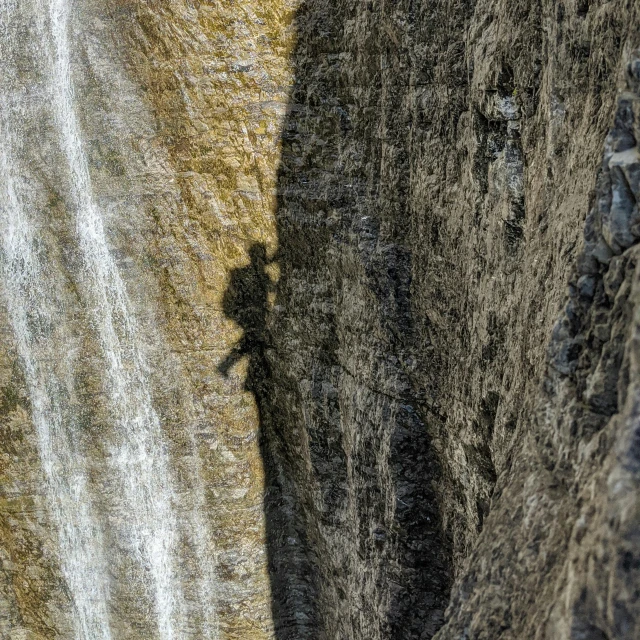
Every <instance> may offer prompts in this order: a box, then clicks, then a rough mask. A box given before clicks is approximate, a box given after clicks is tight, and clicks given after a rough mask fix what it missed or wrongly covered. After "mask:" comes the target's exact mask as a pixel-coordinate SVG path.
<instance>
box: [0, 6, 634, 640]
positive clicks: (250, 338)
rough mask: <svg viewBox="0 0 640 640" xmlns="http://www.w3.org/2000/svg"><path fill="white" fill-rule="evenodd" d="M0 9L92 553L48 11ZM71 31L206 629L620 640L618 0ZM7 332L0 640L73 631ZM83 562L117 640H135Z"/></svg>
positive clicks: (257, 633)
mask: <svg viewBox="0 0 640 640" xmlns="http://www.w3.org/2000/svg"><path fill="white" fill-rule="evenodd" d="M21 11H22V13H21V14H20V20H19V24H18V27H17V30H18V31H19V32H20V33H22V34H23V37H21V38H20V39H19V42H20V43H21V45H20V46H19V47H16V48H15V50H14V51H13V53H12V54H11V57H10V58H9V59H8V61H7V62H6V65H7V68H8V69H10V70H11V73H10V74H9V73H7V77H10V81H6V80H5V82H7V86H9V87H10V89H11V90H12V91H15V92H16V95H18V96H22V97H21V98H20V99H21V100H22V102H21V103H20V105H21V107H22V112H21V113H22V116H23V118H24V123H25V126H24V130H25V141H26V142H25V144H24V148H23V149H21V153H22V154H23V155H22V156H21V167H22V170H23V172H24V178H23V179H24V180H25V181H26V182H28V184H29V185H30V189H31V192H32V195H31V197H32V201H33V207H32V210H33V216H34V218H35V219H36V220H37V221H38V222H37V228H38V230H39V233H40V234H41V236H42V239H43V240H42V242H43V246H45V247H46V251H45V252H44V255H46V257H47V260H48V262H47V264H48V265H49V271H50V273H51V274H52V275H51V278H52V281H54V282H55V283H56V286H57V287H58V289H56V290H59V291H60V292H61V294H60V295H61V298H60V299H61V300H62V302H61V305H62V307H63V308H64V314H63V320H64V322H63V323H62V324H61V328H60V330H59V331H60V333H59V334H57V335H58V336H59V337H58V340H59V341H60V344H59V345H58V347H57V348H58V350H59V352H67V351H69V352H73V353H74V354H79V355H78V357H77V363H76V364H75V365H74V366H75V369H74V371H75V372H76V373H75V374H74V375H76V376H77V383H76V385H75V387H74V388H75V389H76V391H75V394H76V395H74V396H73V402H70V409H69V411H70V412H72V413H73V411H76V410H77V411H78V412H79V415H80V417H81V419H82V420H81V426H82V429H81V430H80V432H79V433H80V435H79V436H78V439H79V442H80V443H81V450H82V452H83V455H84V456H85V458H86V461H87V463H86V465H87V469H88V470H89V471H88V472H87V473H88V474H89V475H90V477H91V483H92V488H93V492H94V496H95V501H96V504H97V508H98V511H99V513H100V514H101V517H102V521H103V522H104V523H107V524H105V530H106V531H109V530H112V531H116V532H117V531H118V530H119V528H123V527H124V524H123V522H124V521H125V519H126V514H119V515H118V513H117V509H116V510H115V513H116V516H113V513H114V510H113V508H114V505H115V506H116V507H117V504H118V496H117V492H116V491H114V489H113V487H112V486H111V485H110V484H109V478H108V466H107V465H106V463H105V462H104V459H103V458H104V455H103V451H102V447H103V442H104V441H109V438H111V439H114V438H115V436H114V433H113V427H112V422H113V421H112V419H111V417H110V415H109V413H108V408H107V402H106V400H105V398H104V395H105V390H104V388H103V387H104V383H103V380H102V378H101V375H102V368H103V365H102V360H101V358H102V356H101V355H100V353H99V349H97V347H96V343H95V337H94V336H93V334H92V327H91V323H90V322H89V321H88V319H87V317H86V313H85V305H84V303H83V299H82V282H81V277H80V276H79V275H78V274H79V273H80V272H79V270H78V261H77V257H75V254H74V249H73V247H74V240H73V225H72V224H70V219H71V213H72V212H71V211H70V207H69V206H68V204H67V203H66V200H65V197H66V196H65V194H66V190H67V184H66V181H67V180H68V176H67V175H66V174H65V172H64V170H63V169H60V167H61V166H63V165H64V161H63V160H61V153H60V150H59V148H58V146H59V143H58V142H57V137H56V135H57V134H56V131H55V126H54V125H53V124H52V122H51V114H50V113H49V111H48V103H47V100H46V99H43V98H42V96H45V97H46V91H45V90H44V89H41V87H42V86H44V87H45V88H46V78H45V79H44V80H43V74H44V73H45V72H44V71H43V69H42V68H40V67H39V66H38V65H39V64H40V62H39V60H40V58H39V57H38V49H37V47H35V46H34V45H33V44H31V43H33V29H34V28H35V27H34V24H35V23H36V22H37V20H36V16H38V15H39V7H38V4H37V3H34V2H26V1H25V2H24V3H22V5H21ZM71 32H72V42H73V51H72V63H73V71H74V79H75V87H76V99H77V101H78V113H79V118H80V120H81V124H82V127H83V130H84V136H85V138H86V146H87V154H88V156H89V158H90V165H91V167H90V168H91V177H92V180H93V185H94V190H95V197H96V201H97V202H98V203H99V205H100V207H101V209H102V210H103V211H105V212H106V220H107V222H106V225H107V230H108V232H109V238H110V242H111V246H112V251H113V253H114V255H115V256H116V257H117V260H118V266H119V269H120V271H121V274H122V278H123V280H124V281H125V283H126V285H127V289H128V292H129V295H130V297H131V299H132V304H133V307H134V309H135V311H136V314H137V316H138V322H139V324H140V326H141V341H142V342H143V343H144V344H143V346H142V347H141V348H144V350H145V352H146V353H147V356H148V360H149V363H150V380H151V382H150V384H151V387H152V391H153V399H154V402H155V406H156V407H157V410H158V413H159V415H160V418H161V422H162V427H163V433H164V434H165V437H166V439H167V442H168V445H167V448H168V451H169V458H170V460H171V465H172V470H173V472H174V474H175V477H176V483H177V491H178V494H179V500H177V504H176V510H177V513H178V514H179V516H180V517H181V518H182V517H184V518H186V517H187V514H188V513H189V512H191V511H193V509H194V508H195V509H196V510H200V511H201V512H202V513H203V514H204V516H205V521H206V527H207V531H208V532H209V533H208V538H207V539H208V540H209V551H210V554H211V557H214V558H215V563H216V584H217V586H216V589H217V613H218V616H219V620H220V636H221V638H225V639H226V638H229V639H231V638H238V639H239V638H242V639H243V640H244V639H250V638H255V639H256V640H258V639H262V638H273V637H275V638H278V640H294V639H295V640H298V639H300V640H304V639H305V638H309V639H313V640H316V639H317V640H365V639H366V640H383V639H385V640H387V639H389V640H390V639H394V640H396V639H406V640H413V639H416V640H417V639H420V640H426V639H427V638H431V637H433V636H434V634H436V637H437V638H438V639H439V640H445V639H448V638H451V639H452V640H454V639H455V640H459V639H463V638H464V639H466V640H481V639H482V640H495V639H496V638H504V639H513V640H520V639H524V638H527V639H528V638H554V639H555V638H566V639H571V640H606V639H608V640H613V639H614V638H616V639H617V638H621V639H627V638H628V639H632V638H637V637H639V636H640V628H639V625H640V611H639V610H638V606H639V605H638V597H639V596H638V589H640V576H639V575H638V573H639V567H640V560H639V558H640V539H639V538H638V535H639V534H638V532H639V531H640V522H639V520H638V518H639V515H638V495H640V494H639V492H638V489H639V488H640V487H638V483H639V482H640V454H639V453H638V447H639V446H640V445H639V444H638V437H639V436H638V433H637V430H638V426H637V425H638V419H639V418H638V415H637V414H638V411H639V410H638V401H639V398H640V389H639V388H638V384H639V382H638V381H640V370H638V366H639V364H638V361H637V360H638V354H637V349H638V347H637V341H638V335H640V334H639V331H640V326H638V322H640V320H639V319H638V310H637V304H638V301H639V300H640V298H639V297H638V287H640V280H639V276H638V274H637V273H636V264H637V262H638V261H637V253H638V247H637V244H636V243H637V240H638V238H639V237H640V227H639V226H638V222H639V221H640V217H639V215H638V205H637V202H638V201H640V192H639V189H640V187H639V183H638V181H639V179H640V161H639V160H638V151H637V146H636V141H637V140H640V125H639V124H638V123H639V122H640V106H639V105H640V62H639V61H638V60H640V57H639V54H638V53H637V50H636V48H637V47H638V46H639V45H640V15H639V10H638V6H637V3H634V2H632V1H629V2H624V1H623V0H611V1H609V2H604V1H593V2H589V1H587V0H575V1H574V0H570V1H567V2H549V1H547V0H544V1H542V2H530V1H527V0H511V1H509V2H506V1H504V0H479V1H478V2H476V3H471V2H462V1H458V0H447V1H446V2H445V1H444V0H434V1H426V0H420V1H418V0H398V1H397V2H389V1H387V0H357V1H347V0H307V1H306V2H304V3H302V4H299V3H296V2H295V1H294V0H291V1H289V0H255V1H254V0H234V1H228V2H226V1H225V2H223V1H220V2H218V1H214V0H211V1H209V2H204V1H201V0H169V1H166V2H159V1H156V0H135V1H133V2H131V1H127V2H124V1H122V0H107V1H106V2H97V1H94V0H76V1H75V2H74V3H73V11H72V25H71ZM30 38H31V39H30ZM3 86H5V85H3ZM25 87H28V88H29V91H28V92H27V91H25ZM620 91H623V92H624V93H621V94H619V92H620ZM12 95H13V94H12ZM32 96H36V97H38V98H39V99H38V100H33V99H30V97H32ZM603 149H604V152H603ZM603 154H604V155H603ZM583 229H584V230H585V231H584V238H585V239H584V241H583ZM583 245H584V246H583ZM568 283H570V284H569V289H568V291H567V284H568ZM567 298H568V302H567ZM558 318H560V319H559V320H558ZM0 331H1V335H2V348H1V349H0V380H1V386H2V394H1V396H0V399H1V402H0V424H1V428H2V437H1V438H0V461H1V465H0V474H1V476H0V480H1V488H0V563H1V564H0V566H1V569H2V570H1V572H0V636H1V637H2V638H4V637H7V638H10V639H11V640H25V639H28V640H32V639H38V640H40V639H44V638H47V639H49V638H64V639H67V638H72V637H74V636H73V632H72V626H71V623H70V620H71V619H72V618H73V615H74V614H73V611H72V607H71V601H70V597H69V594H68V593H67V590H66V587H65V585H64V582H63V580H62V578H61V574H60V566H59V564H60V560H59V557H58V552H57V549H56V533H55V531H54V527H53V526H52V523H51V519H50V516H49V514H48V511H47V492H46V488H45V487H44V482H43V477H42V472H41V469H40V465H41V463H40V460H39V454H38V448H37V441H36V437H35V435H34V427H33V425H32V423H31V420H30V403H29V398H28V393H27V390H26V387H25V381H24V379H23V376H22V373H21V366H20V362H19V359H18V357H17V355H16V347H15V344H14V338H13V336H12V332H11V330H10V327H9V326H8V321H7V318H6V314H5V313H4V308H3V309H2V310H1V313H0ZM63 338H64V340H63ZM51 344H53V343H51ZM54 347H55V345H54ZM52 348H53V347H52ZM46 355H47V357H48V358H49V359H55V348H54V355H53V356H52V355H51V352H49V351H47V352H46ZM77 407H81V409H77ZM82 407H86V410H85V409H82ZM75 435H77V434H74V437H75ZM83 459H84V458H83ZM199 492H200V493H199ZM114 535H115V534H114ZM107 544H110V545H111V546H110V547H109V549H111V551H112V553H113V554H114V555H113V557H115V558H117V559H119V560H118V561H117V562H114V563H113V566H112V567H111V571H112V575H111V580H112V583H113V594H114V595H113V600H112V604H111V606H112V611H111V619H110V620H111V623H112V626H113V636H114V638H115V639H117V640H119V639H120V638H128V639H129V638H130V639H132V640H133V639H136V640H137V639H142V638H144V639H145V640H147V639H148V638H155V637H158V631H157V629H156V628H155V626H154V624H155V623H154V619H153V613H152V612H151V610H150V607H149V602H148V599H147V598H146V596H145V594H144V593H142V594H141V593H136V592H131V590H130V589H129V590H128V587H127V584H128V582H127V576H128V575H130V574H127V567H126V566H125V565H126V563H125V562H124V560H123V559H122V557H121V556H120V555H118V554H119V553H120V551H119V550H118V547H117V544H115V543H114V542H113V541H112V542H111V543H107ZM181 558H183V564H182V571H183V574H182V579H183V580H184V585H185V589H186V591H187V592H188V591H189V588H190V584H191V582H192V580H191V579H190V578H191V577H192V576H194V575H196V574H197V573H198V570H199V567H198V566H197V558H196V557H195V556H194V555H193V554H192V553H191V551H190V547H189V544H188V543H187V542H185V543H184V544H183V545H182V547H181ZM191 597H192V600H193V601H194V605H193V608H194V610H197V603H196V602H195V601H196V600H197V596H191ZM199 623H200V621H199V620H198V619H197V617H194V618H193V620H191V619H190V620H188V621H186V622H185V625H184V627H183V628H182V629H181V632H182V633H183V634H184V635H183V637H185V638H191V637H193V638H199V637H201V636H200V635H199V634H200V633H201V632H200V631H199V627H198V624H199Z"/></svg>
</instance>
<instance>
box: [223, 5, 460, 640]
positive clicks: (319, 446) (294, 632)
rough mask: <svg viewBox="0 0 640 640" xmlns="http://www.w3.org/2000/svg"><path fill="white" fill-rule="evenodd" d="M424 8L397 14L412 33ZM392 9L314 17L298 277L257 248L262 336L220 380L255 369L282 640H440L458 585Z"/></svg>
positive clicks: (304, 44) (292, 117)
mask: <svg viewBox="0 0 640 640" xmlns="http://www.w3.org/2000/svg"><path fill="white" fill-rule="evenodd" d="M411 5H412V3H402V2H401V3H398V4H397V5H396V4H393V6H391V5H389V8H387V9H385V10H389V11H392V10H393V11H398V12H405V13H406V14H407V15H406V16H404V17H405V18H406V20H405V22H406V23H407V24H408V23H409V21H410V20H413V19H414V18H413V17H412V15H410V11H411V10H412V9H411ZM385 7H386V5H385ZM382 10H383V7H382V4H378V3H375V2H361V3H344V2H337V0H308V1H307V2H306V3H304V4H303V6H302V7H301V9H300V10H299V12H298V14H297V17H296V28H297V45H296V47H295V49H294V51H293V53H292V63H293V66H294V71H295V78H294V85H293V88H292V91H291V94H290V97H289V105H288V110H287V114H286V117H285V121H284V124H283V131H282V146H281V161H280V167H279V170H278V176H277V202H276V212H275V215H276V226H277V239H278V250H277V253H276V255H275V256H273V258H272V260H273V261H274V262H276V263H277V265H278V269H279V272H280V277H279V280H278V282H277V284H275V285H274V284H272V283H271V280H270V279H269V278H268V276H267V275H266V272H265V268H266V266H267V263H268V258H267V251H266V249H265V247H264V246H263V245H260V244H257V245H253V246H252V247H250V248H249V254H250V264H249V265H248V266H247V267H242V268H241V269H237V270H235V271H234V272H233V273H232V274H231V281H230V285H229V290H228V291H227V293H226V295H225V297H224V311H225V313H226V315H227V316H228V317H229V318H231V319H233V320H234V321H235V322H237V323H238V324H239V325H240V326H241V328H242V329H243V331H244V335H243V338H242V339H241V341H240V342H239V344H238V345H237V346H236V347H235V348H234V349H233V351H232V352H231V353H230V354H229V356H228V357H227V358H226V359H225V361H224V362H223V363H222V364H221V365H220V371H221V372H222V373H224V374H225V375H227V374H228V372H229V370H230V368H231V367H232V366H233V364H234V363H235V362H237V361H238V360H239V359H240V358H242V357H243V356H247V357H248V358H249V364H248V373H247V378H246V382H245V385H246V389H247V391H250V392H251V393H252V394H253V395H254V397H255V400H256V403H257V406H258V410H259V415H260V447H261V452H262V456H263V460H264V468H265V484H266V488H265V514H266V529H267V546H268V558H269V572H270V579H271V587H272V598H273V601H272V607H273V618H274V622H275V627H276V637H277V638H278V640H307V639H310V640H311V639H312V640H346V639H347V638H349V639H352V640H365V639H366V640H383V639H384V640H386V639H389V640H391V639H393V640H427V639H428V638H431V637H432V636H433V635H434V633H435V632H436V630H437V628H438V627H439V626H440V624H441V623H442V619H443V612H444V608H445V606H446V603H447V600H448V594H449V589H450V584H451V574H450V566H451V562H450V560H451V550H450V543H449V541H448V540H447V537H446V535H445V534H444V533H443V531H442V525H441V521H440V505H439V499H440V498H439V496H440V494H439V493H438V489H437V486H438V484H439V483H441V482H442V474H443V472H442V468H441V464H440V461H439V459H438V456H437V454H436V453H435V451H434V448H433V446H432V443H431V439H432V436H433V435H434V434H435V433H436V432H437V429H438V428H439V426H438V425H437V424H436V423H437V421H438V420H439V419H440V418H439V416H437V415H434V414H433V413H430V411H429V409H428V408H426V406H425V400H424V397H425V391H424V389H423V388H422V387H421V386H420V384H419V383H417V382H416V380H415V376H414V375H413V374H412V371H413V370H415V360H416V358H415V357H414V354H415V353H416V352H417V350H416V345H417V344H418V343H419V342H420V340H421V336H419V335H416V334H415V332H414V324H415V323H414V320H413V318H412V315H411V314H412V311H411V308H412V307H411V274H412V262H411V260H412V253H411V245H410V242H409V238H410V232H411V221H410V216H409V215H408V207H409V203H408V192H409V187H408V179H409V178H408V176H409V175H410V167H409V153H408V149H409V146H410V144H411V126H412V124H411V121H410V116H411V114H410V113H407V110H406V109H405V108H404V105H405V104H406V103H407V100H406V97H407V95H406V94H407V91H408V90H409V89H408V87H409V86H410V82H409V79H408V73H409V71H408V70H407V68H406V65H405V61H406V60H408V59H409V57H408V56H407V55H405V53H404V52H403V51H401V50H400V49H398V47H397V46H396V45H394V43H393V41H392V40H390V39H389V37H388V35H386V34H385V33H384V32H383V31H381V26H380V24H381V23H380V19H379V18H380V16H379V15H377V14H376V12H377V11H382ZM400 17H402V16H400ZM400 22H401V21H399V22H398V23H400ZM354 25H357V26H358V28H361V29H362V33H360V34H359V35H358V37H355V35H354V34H353V33H352V32H348V31H347V26H348V27H349V29H353V28H354ZM394 47H395V49H394ZM389 64H393V65H395V68H390V67H389ZM385 65H386V66H385ZM403 65H405V66H403ZM383 80H384V82H385V83H386V86H385V87H382V86H381V83H382V82H383ZM383 134H384V135H383ZM271 291H273V293H274V294H275V304H274V305H273V306H272V307H270V306H269V305H268V298H269V293H270V292H271ZM422 366H429V365H428V363H425V362H422Z"/></svg>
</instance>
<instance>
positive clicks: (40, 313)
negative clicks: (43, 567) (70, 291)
mask: <svg viewBox="0 0 640 640" xmlns="http://www.w3.org/2000/svg"><path fill="white" fill-rule="evenodd" d="M18 1H19V0H2V14H1V17H0V20H1V22H0V29H1V32H0V52H1V55H0V58H1V59H2V60H3V66H4V69H3V75H2V76H1V77H2V78H3V82H2V87H1V90H0V136H1V137H2V144H1V145H0V224H1V233H0V237H1V238H2V254H1V260H2V262H1V268H2V281H3V290H4V293H5V298H6V304H7V308H8V311H9V317H10V321H11V324H12V327H13V331H14V334H15V340H16V345H17V349H18V352H19V355H20V358H21V360H22V365H23V368H24V374H25V378H26V382H27V386H28V390H29V396H30V402H31V413H32V419H33V424H34V426H35V429H36V433H37V438H38V445H39V451H40V458H41V461H42V470H43V472H44V478H45V482H46V486H47V493H48V504H49V507H50V510H51V513H52V517H53V521H54V523H55V525H56V527H57V529H58V545H59V556H60V561H61V565H62V571H63V574H64V579H65V580H66V583H67V587H68V591H69V593H70V594H71V599H72V604H73V608H74V622H75V625H76V636H77V637H78V638H83V639H87V640H89V639H91V640H109V639H110V638H111V633H110V631H109V619H108V609H107V586H106V581H105V577H106V569H105V564H104V558H103V556H102V544H101V531H100V529H99V527H98V525H97V523H96V520H95V516H94V513H93V509H92V505H91V499H90V496H89V492H88V490H87V482H86V469H85V468H84V466H83V459H82V456H81V455H79V452H78V451H77V450H76V446H75V445H76V441H75V437H74V433H76V432H77V423H76V418H77V416H75V415H74V414H73V412H72V411H70V410H69V407H68V406H65V398H68V396H69V395H70V394H71V393H72V388H73V376H72V371H71V369H70V366H69V365H70V364H71V363H70V362H68V361H67V362H66V363H65V365H66V366H60V365H59V360H60V359H62V360H67V359H68V358H67V354H66V353H65V351H64V350H60V349H59V348H58V349H56V343H58V344H59V343H60V340H62V343H63V344H64V310H63V309H62V308H61V306H60V304H59V303H58V301H57V297H56V295H55V293H56V284H55V282H54V280H53V278H52V277H51V276H50V274H49V273H48V271H47V269H46V265H45V264H43V260H42V258H41V256H40V255H39V252H38V244H37V238H35V237H34V233H33V231H34V225H33V221H32V220H31V219H30V218H29V215H28V211H27V210H26V209H25V207H24V206H23V204H22V202H23V200H26V199H27V196H26V193H27V192H28V189H29V187H28V185H26V184H24V183H23V181H22V180H21V179H20V174H19V171H18V167H17V165H16V162H15V161H14V157H13V152H14V148H15V147H16V146H17V145H18V141H17V136H18V129H19V125H20V117H21V111H20V99H19V98H20V96H19V95H18V94H17V93H16V91H15V90H14V88H13V83H12V82H11V75H10V74H9V73H8V71H9V65H8V64H6V62H7V61H8V60H9V59H10V57H11V47H12V44H13V40H14V38H15V37H16V34H14V32H12V30H11V25H12V23H13V20H12V18H13V17H14V14H15V11H16V6H17V2H18ZM61 372H62V375H61ZM67 404H68V403H67Z"/></svg>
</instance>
